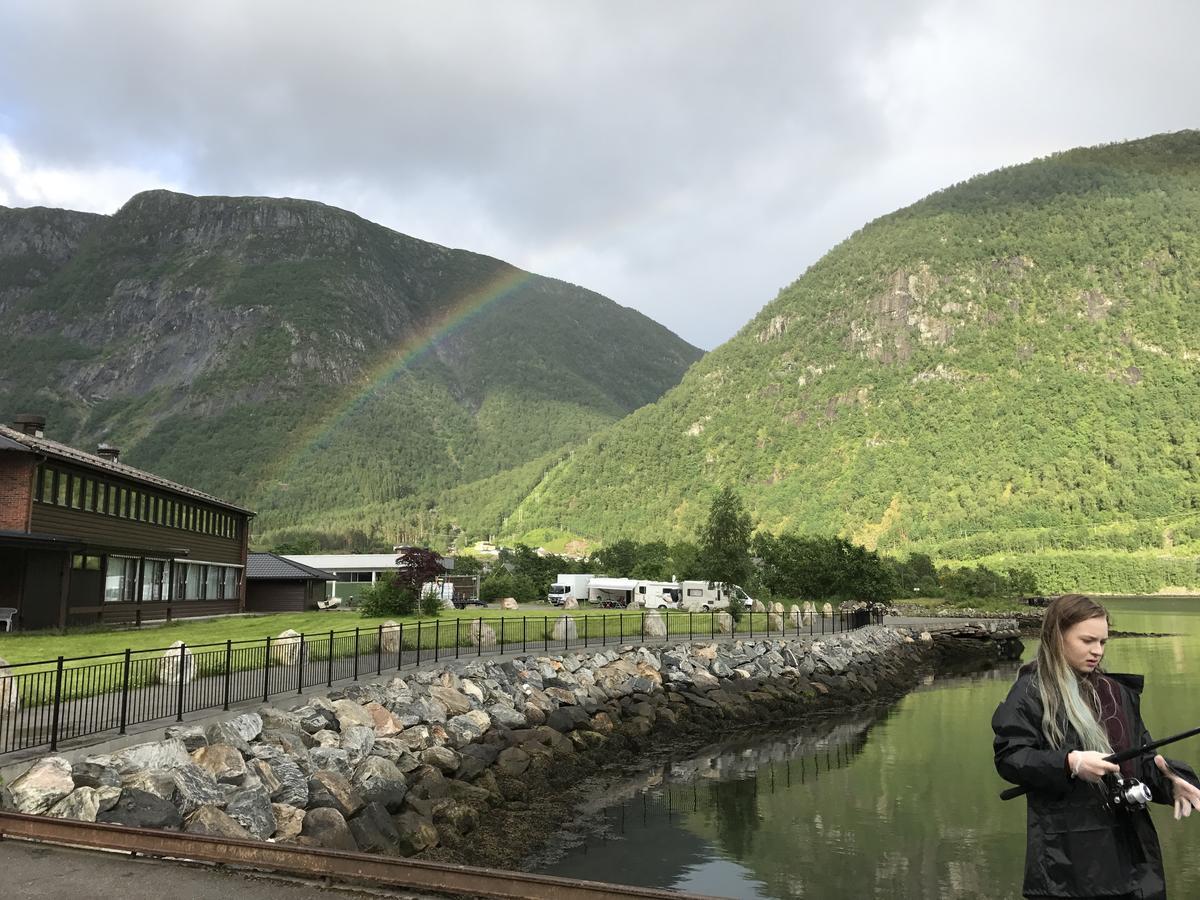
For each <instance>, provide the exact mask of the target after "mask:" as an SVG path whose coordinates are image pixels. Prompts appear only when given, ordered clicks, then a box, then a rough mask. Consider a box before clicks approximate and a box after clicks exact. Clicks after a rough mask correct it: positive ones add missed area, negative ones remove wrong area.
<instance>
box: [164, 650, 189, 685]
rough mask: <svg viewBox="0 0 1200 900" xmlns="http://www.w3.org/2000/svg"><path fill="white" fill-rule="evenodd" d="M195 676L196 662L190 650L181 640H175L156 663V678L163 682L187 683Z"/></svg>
mask: <svg viewBox="0 0 1200 900" xmlns="http://www.w3.org/2000/svg"><path fill="white" fill-rule="evenodd" d="M195 677H196V662H195V660H194V659H193V658H192V651H191V650H190V649H189V648H188V647H186V646H185V645H184V643H183V641H175V643H173V644H171V646H170V647H168V648H167V649H166V650H165V651H164V652H163V655H162V659H161V660H159V663H158V680H159V681H160V682H162V683H163V684H179V682H180V681H181V680H182V681H183V683H184V684H188V683H189V682H191V681H193V680H194V679H195Z"/></svg>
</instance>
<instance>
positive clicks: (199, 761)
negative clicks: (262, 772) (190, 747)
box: [192, 744, 246, 784]
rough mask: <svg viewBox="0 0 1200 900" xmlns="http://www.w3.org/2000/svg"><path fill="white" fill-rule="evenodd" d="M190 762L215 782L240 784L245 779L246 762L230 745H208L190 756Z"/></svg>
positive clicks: (235, 748)
mask: <svg viewBox="0 0 1200 900" xmlns="http://www.w3.org/2000/svg"><path fill="white" fill-rule="evenodd" d="M192 760H193V761H194V762H195V763H196V765H197V766H199V767H200V768H201V769H203V770H204V771H205V772H207V773H208V774H209V775H211V776H212V777H213V778H214V779H215V780H216V781H221V782H224V783H225V784H241V782H242V781H243V780H244V779H245V777H246V761H245V760H244V759H242V754H241V753H240V752H238V749H237V747H234V746H231V745H230V744H209V745H208V746H207V747H201V748H200V749H199V750H197V751H195V752H194V753H193V754H192Z"/></svg>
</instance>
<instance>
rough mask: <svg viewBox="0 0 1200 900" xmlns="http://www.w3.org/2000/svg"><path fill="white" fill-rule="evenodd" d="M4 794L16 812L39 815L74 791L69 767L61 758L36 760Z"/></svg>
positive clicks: (52, 757) (53, 757)
mask: <svg viewBox="0 0 1200 900" xmlns="http://www.w3.org/2000/svg"><path fill="white" fill-rule="evenodd" d="M8 790H9V794H10V795H11V796H12V801H13V805H14V806H15V807H16V810H17V812H23V813H29V814H31V815H35V816H37V815H41V814H42V813H44V812H48V811H49V809H50V807H52V806H54V805H55V804H56V803H58V802H59V801H60V800H63V799H65V798H66V797H68V796H69V795H70V794H71V792H72V791H74V790H75V781H74V779H72V778H71V764H70V763H69V762H67V761H66V760H65V759H63V758H62V757H61V756H48V757H46V758H45V759H39V760H38V761H37V762H35V763H34V764H33V765H32V766H31V767H30V768H29V771H28V772H26V773H25V774H24V775H22V776H21V777H19V778H18V779H17V780H16V781H14V782H13V783H12V784H10V785H9V786H8Z"/></svg>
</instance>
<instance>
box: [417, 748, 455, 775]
mask: <svg viewBox="0 0 1200 900" xmlns="http://www.w3.org/2000/svg"><path fill="white" fill-rule="evenodd" d="M420 759H421V762H423V763H425V764H426V765H428V766H433V767H434V768H436V769H438V770H439V771H442V772H445V773H446V774H448V775H449V774H452V773H454V772H456V771H457V770H458V766H459V764H460V763H461V762H462V757H460V756H459V755H458V754H457V753H455V752H454V751H453V750H451V749H450V748H449V747H430V748H429V749H427V750H424V751H422V752H421V756H420Z"/></svg>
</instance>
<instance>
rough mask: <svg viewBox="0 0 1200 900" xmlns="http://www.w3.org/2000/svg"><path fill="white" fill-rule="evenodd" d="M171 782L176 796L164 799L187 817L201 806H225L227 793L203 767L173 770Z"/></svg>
mask: <svg viewBox="0 0 1200 900" xmlns="http://www.w3.org/2000/svg"><path fill="white" fill-rule="evenodd" d="M171 780H172V783H173V785H174V796H166V797H164V798H163V799H166V800H171V801H172V802H173V803H174V804H175V806H176V807H178V809H179V811H180V812H181V813H183V815H185V816H186V815H188V814H189V813H191V812H194V811H195V810H197V809H199V808H200V807H201V806H224V805H225V792H224V791H222V790H221V788H220V787H219V786H218V785H217V782H216V779H214V778H213V776H212V774H211V773H209V772H208V770H206V769H204V768H202V767H201V766H198V765H191V766H181V767H180V768H178V769H172V770H171ZM151 793H153V792H151ZM160 796H162V795H160Z"/></svg>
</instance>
